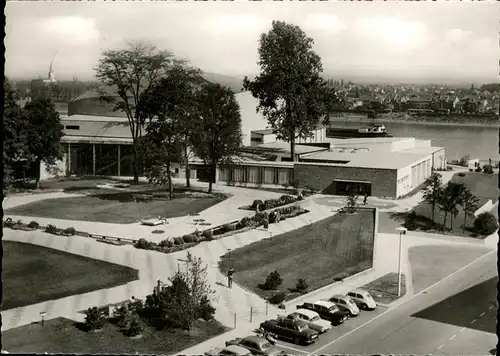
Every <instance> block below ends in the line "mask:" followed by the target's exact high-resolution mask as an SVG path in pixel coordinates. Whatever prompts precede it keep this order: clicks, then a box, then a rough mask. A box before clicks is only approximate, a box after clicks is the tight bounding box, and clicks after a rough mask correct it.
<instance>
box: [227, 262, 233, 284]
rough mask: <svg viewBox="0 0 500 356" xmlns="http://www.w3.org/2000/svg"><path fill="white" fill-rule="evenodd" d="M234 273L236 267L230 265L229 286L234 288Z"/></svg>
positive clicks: (228, 273) (228, 272)
mask: <svg viewBox="0 0 500 356" xmlns="http://www.w3.org/2000/svg"><path fill="white" fill-rule="evenodd" d="M233 274H234V269H233V267H230V268H229V270H228V271H227V286H228V287H229V288H233Z"/></svg>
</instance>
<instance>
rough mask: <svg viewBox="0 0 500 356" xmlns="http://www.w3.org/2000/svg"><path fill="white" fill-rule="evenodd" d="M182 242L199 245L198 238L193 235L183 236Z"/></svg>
mask: <svg viewBox="0 0 500 356" xmlns="http://www.w3.org/2000/svg"><path fill="white" fill-rule="evenodd" d="M182 240H184V242H185V243H191V242H195V243H198V236H196V235H193V234H189V235H184V236H182Z"/></svg>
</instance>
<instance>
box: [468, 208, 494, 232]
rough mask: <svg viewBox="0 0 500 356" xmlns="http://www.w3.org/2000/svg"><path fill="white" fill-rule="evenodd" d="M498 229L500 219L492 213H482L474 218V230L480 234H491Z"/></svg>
mask: <svg viewBox="0 0 500 356" xmlns="http://www.w3.org/2000/svg"><path fill="white" fill-rule="evenodd" d="M496 229H498V221H497V219H496V218H495V216H493V214H491V213H481V214H479V216H478V217H477V219H476V220H474V224H473V231H474V232H475V233H476V234H479V235H491V234H492V233H494V232H495V231H496Z"/></svg>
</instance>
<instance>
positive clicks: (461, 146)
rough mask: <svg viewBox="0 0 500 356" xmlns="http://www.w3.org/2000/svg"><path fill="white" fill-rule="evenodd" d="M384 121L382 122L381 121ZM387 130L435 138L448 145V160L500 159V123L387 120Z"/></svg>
mask: <svg viewBox="0 0 500 356" xmlns="http://www.w3.org/2000/svg"><path fill="white" fill-rule="evenodd" d="M380 123H382V122H380ZM383 124H384V125H385V127H386V128H387V132H388V133H389V134H390V135H392V136H395V137H415V138H417V139H422V140H424V139H426V140H431V141H432V145H433V146H438V147H444V148H445V149H446V158H447V159H448V161H451V160H455V159H460V158H461V157H463V156H465V155H469V156H470V157H471V158H479V159H480V160H488V159H489V158H491V159H492V160H493V161H495V162H496V161H499V160H500V155H499V153H498V150H499V143H498V127H494V126H493V125H492V126H489V127H488V126H454V125H446V126H445V125H428V124H423V123H419V124H416V123H387V122H385V121H384V122H383ZM330 126H331V127H347V128H361V127H367V126H370V123H369V122H366V121H365V122H345V119H344V120H342V121H338V122H335V121H332V122H331V125H330Z"/></svg>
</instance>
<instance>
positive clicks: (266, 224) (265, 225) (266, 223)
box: [262, 219, 269, 229]
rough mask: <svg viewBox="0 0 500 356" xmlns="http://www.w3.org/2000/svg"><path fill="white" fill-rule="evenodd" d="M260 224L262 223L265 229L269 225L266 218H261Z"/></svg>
mask: <svg viewBox="0 0 500 356" xmlns="http://www.w3.org/2000/svg"><path fill="white" fill-rule="evenodd" d="M262 225H264V229H267V228H268V227H269V220H268V219H264V220H262Z"/></svg>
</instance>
